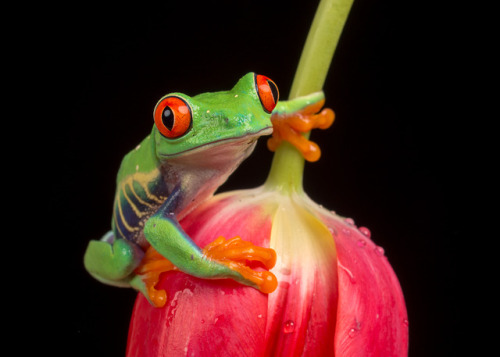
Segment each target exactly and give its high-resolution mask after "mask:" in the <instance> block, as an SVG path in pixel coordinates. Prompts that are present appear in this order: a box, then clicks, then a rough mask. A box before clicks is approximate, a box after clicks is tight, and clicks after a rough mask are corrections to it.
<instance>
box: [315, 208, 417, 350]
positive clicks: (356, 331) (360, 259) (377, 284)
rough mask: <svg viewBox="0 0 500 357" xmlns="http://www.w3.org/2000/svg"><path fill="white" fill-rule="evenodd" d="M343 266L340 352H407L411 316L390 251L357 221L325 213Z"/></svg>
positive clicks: (338, 335) (338, 332)
mask: <svg viewBox="0 0 500 357" xmlns="http://www.w3.org/2000/svg"><path fill="white" fill-rule="evenodd" d="M322 216H323V219H324V221H325V222H326V224H327V225H329V226H330V227H332V228H333V230H334V237H335V244H336V247H337V258H338V262H337V264H338V267H339V269H338V270H339V276H338V279H339V280H338V281H339V301H338V313H337V328H336V333H335V352H336V355H337V356H406V355H407V353H408V319H407V313H406V306H405V301H404V297H403V293H402V291H401V287H400V285H399V281H398V279H397V277H396V275H395V273H394V271H393V270H392V267H391V266H390V264H389V262H388V260H387V258H386V257H385V256H384V251H383V249H382V248H381V247H378V246H377V245H376V244H375V243H374V242H373V241H371V240H370V239H369V238H368V237H367V236H366V235H365V234H363V233H362V231H365V233H366V228H364V229H361V231H360V230H359V229H358V228H356V226H354V225H353V224H352V222H351V224H349V223H348V222H349V221H347V222H346V221H345V220H344V219H343V218H341V217H339V216H336V215H334V214H332V213H329V212H326V211H323V214H322Z"/></svg>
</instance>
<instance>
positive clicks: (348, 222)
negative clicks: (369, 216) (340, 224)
mask: <svg viewBox="0 0 500 357" xmlns="http://www.w3.org/2000/svg"><path fill="white" fill-rule="evenodd" d="M344 221H345V223H347V224H348V225H350V226H354V219H352V218H346V219H344Z"/></svg>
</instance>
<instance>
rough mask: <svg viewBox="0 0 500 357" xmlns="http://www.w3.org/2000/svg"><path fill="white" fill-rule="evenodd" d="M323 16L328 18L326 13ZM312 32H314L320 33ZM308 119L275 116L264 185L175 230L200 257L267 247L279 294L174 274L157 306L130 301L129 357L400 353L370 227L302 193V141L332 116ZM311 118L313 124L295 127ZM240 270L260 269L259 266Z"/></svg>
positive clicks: (404, 325) (403, 326)
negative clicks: (206, 251)
mask: <svg viewBox="0 0 500 357" xmlns="http://www.w3.org/2000/svg"><path fill="white" fill-rule="evenodd" d="M326 2H328V1H326ZM340 2H341V3H342V1H340ZM344 2H345V1H344ZM351 2H352V0H351V1H347V3H348V5H350V3H351ZM323 3H324V2H323V1H322V3H321V4H320V7H319V10H318V13H323V14H324V13H325V12H327V13H328V12H329V11H330V10H328V9H327V10H325V9H324V8H323V9H322V8H321V6H322V4H323ZM348 10H349V6H347V8H343V9H341V10H339V9H338V8H337V9H335V10H334V11H337V12H336V14H337V15H338V13H339V11H340V13H341V14H342V16H343V18H344V20H345V17H346V16H347V13H346V12H348ZM327 15H328V16H330V18H331V16H332V14H331V11H330V13H329V14H327ZM327 15H325V16H327ZM320 17H321V16H320ZM316 22H317V21H316V19H315V22H314V23H313V29H314V27H315V26H320V27H321V26H323V25H321V24H319V25H318V24H316ZM315 24H316V25H315ZM342 25H343V22H342V21H340V24H339V25H338V26H340V28H341V27H342ZM333 32H334V31H333ZM326 33H329V34H331V33H332V31H326ZM337 33H338V31H337ZM330 40H331V39H330ZM308 41H309V38H308ZM333 41H334V42H335V43H336V39H334V40H333ZM312 47H315V46H312ZM324 47H325V46H323V47H322V48H324ZM332 54H333V51H332V52H331V53H330V54H326V57H327V58H328V56H330V59H331V55H332ZM306 57H307V56H306ZM316 58H317V56H316ZM303 59H304V56H303V58H302V59H301V62H302V60H303ZM316 60H317V59H316ZM304 63H306V64H304V65H303V66H302V67H301V65H300V64H299V70H298V72H297V76H296V79H297V78H298V77H300V75H299V74H300V72H301V68H306V69H305V71H306V72H307V68H312V67H314V68H315V69H314V70H315V71H316V72H317V71H318V69H317V66H310V65H308V64H307V59H306V60H305V61H304ZM304 66H305V67H304ZM322 70H323V72H325V71H326V70H325V69H324V68H323V69H322ZM324 76H325V74H324V73H323V74H322V75H321V74H319V75H318V74H317V73H313V74H311V73H309V74H308V75H306V77H307V78H312V79H311V81H313V82H316V88H315V87H314V86H309V87H308V85H307V83H310V82H308V81H303V80H302V81H301V80H300V79H299V80H298V82H297V83H301V84H300V85H296V82H294V86H292V90H291V94H290V97H292V98H294V97H298V96H301V95H305V94H308V93H312V92H313V91H314V88H315V89H316V90H317V89H318V88H317V86H320V88H321V86H322V84H323V83H322V82H321V80H319V81H318V80H317V78H318V77H323V78H324ZM304 83H306V84H304ZM312 89H313V90H312ZM317 111H318V108H314V112H317ZM304 113H305V114H304ZM304 113H303V116H304V120H303V121H300V120H299V122H301V124H300V125H296V123H297V113H293V114H292V115H290V116H286V115H285V116H284V117H277V116H273V121H274V123H273V124H274V127H275V128H276V129H275V131H276V132H275V136H274V137H273V139H271V140H270V142H269V147H270V148H271V149H273V150H275V154H274V159H273V163H272V166H271V170H270V173H269V176H268V178H267V180H266V182H265V183H264V184H263V185H261V186H259V187H257V188H253V189H248V190H239V191H232V192H226V193H220V194H217V195H215V196H213V197H212V198H210V199H209V200H208V201H206V202H204V203H203V204H202V205H200V206H198V207H197V208H196V209H195V210H194V211H192V212H190V213H189V215H187V216H186V217H184V218H183V219H182V221H181V222H180V223H181V225H182V227H183V228H184V230H185V231H186V233H187V234H188V235H189V236H190V237H191V238H192V239H193V241H194V242H195V243H196V244H198V246H200V247H206V246H208V245H209V244H210V243H211V242H213V241H214V240H216V239H223V238H220V237H225V238H224V239H231V238H233V237H241V239H243V240H245V241H248V242H251V243H252V244H254V245H255V246H259V247H270V248H272V249H273V250H274V251H275V252H276V263H275V265H274V267H273V268H272V269H270V271H271V272H272V273H273V274H274V276H275V277H276V279H277V282H278V285H277V288H276V290H274V291H273V292H270V293H268V294H266V293H263V292H262V291H258V290H257V289H255V288H252V287H248V286H244V285H241V284H239V283H237V282H235V281H233V280H229V279H227V280H204V279H199V278H196V277H192V276H189V275H187V274H185V273H183V272H180V271H176V270H175V269H174V270H170V271H168V272H165V273H163V274H161V275H160V276H159V282H158V284H156V289H158V290H164V291H165V292H166V299H167V300H166V304H165V305H164V306H163V307H161V308H158V307H155V306H153V305H152V304H151V303H150V302H149V301H148V300H147V299H146V298H145V297H144V296H143V295H142V294H139V295H138V297H137V300H136V303H135V306H134V311H133V315H132V319H131V323H130V329H129V338H128V346H127V356H128V357H132V356H144V357H156V356H344V357H350V356H406V355H407V350H408V319H407V313H406V308H405V302H404V298H403V294H402V291H401V287H400V285H399V282H398V279H397V277H396V275H395V273H394V271H393V270H392V268H391V266H390V264H389V262H388V259H387V257H386V256H385V255H384V250H383V249H382V248H381V247H379V246H377V244H376V243H375V242H374V241H372V240H371V237H370V235H371V234H370V231H369V229H367V228H365V227H357V226H356V225H355V224H354V221H353V220H352V219H349V218H345V217H342V216H340V215H337V214H336V213H334V212H333V211H330V210H328V209H326V208H323V207H322V206H321V205H319V204H317V203H315V202H314V201H313V200H312V199H310V198H309V197H308V195H307V193H306V192H305V191H304V189H303V186H302V174H303V169H304V157H306V158H308V157H309V158H311V159H310V160H311V161H315V160H317V159H318V158H319V155H318V154H317V153H314V154H311V153H310V151H311V150H313V151H317V145H315V144H313V143H311V142H310V141H309V140H308V139H309V134H308V133H307V131H308V130H310V128H311V127H315V126H320V127H322V128H323V127H326V126H328V125H330V124H331V122H333V112H331V111H329V110H326V111H325V110H324V111H323V112H321V113H320V114H319V115H315V114H313V113H309V112H307V110H306V111H305V112H304ZM314 117H316V118H318V120H319V121H320V122H321V124H318V125H314V124H312V125H311V126H310V127H307V125H306V126H304V125H302V124H304V123H305V122H307V123H308V122H310V119H311V118H314ZM325 120H326V121H327V122H329V124H325ZM279 128H282V129H283V128H285V129H283V130H281V129H279ZM301 131H306V133H301ZM286 132H289V133H292V134H290V135H287V134H283V133H286ZM297 133H298V135H297ZM299 136H300V137H299ZM298 137H299V139H300V140H298V141H297V140H295V139H297V138H298ZM294 138H295V139H294ZM311 148H312V149H311ZM238 240H239V238H236V241H238ZM160 258H161V257H160ZM248 264H249V265H250V267H251V268H253V269H255V270H262V271H265V270H267V268H266V266H265V265H263V264H260V263H259V262H250V263H248Z"/></svg>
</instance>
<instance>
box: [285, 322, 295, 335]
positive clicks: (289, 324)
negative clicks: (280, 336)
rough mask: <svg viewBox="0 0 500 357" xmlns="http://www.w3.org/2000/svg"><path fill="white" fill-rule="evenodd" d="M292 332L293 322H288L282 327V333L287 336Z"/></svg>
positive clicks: (293, 329) (293, 328)
mask: <svg viewBox="0 0 500 357" xmlns="http://www.w3.org/2000/svg"><path fill="white" fill-rule="evenodd" d="M293 331H295V322H293V321H292V320H288V321H287V322H285V325H284V326H283V333H286V334H289V333H292V332H293Z"/></svg>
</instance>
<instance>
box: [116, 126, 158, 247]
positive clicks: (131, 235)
mask: <svg viewBox="0 0 500 357" xmlns="http://www.w3.org/2000/svg"><path fill="white" fill-rule="evenodd" d="M166 198H167V190H166V185H165V182H164V179H163V177H162V175H161V171H160V169H159V165H158V160H157V158H156V155H155V152H154V140H152V138H151V137H150V136H148V137H147V138H146V139H144V140H143V141H142V142H141V143H140V144H139V145H137V147H136V148H135V149H134V150H132V151H130V152H129V153H128V154H127V155H125V157H124V158H123V160H122V163H121V165H120V170H119V171H118V176H117V185H116V193H115V200H114V204H113V221H112V227H113V232H114V234H115V237H117V238H124V239H127V240H130V241H134V242H136V243H138V244H140V245H143V244H144V243H145V241H144V236H143V234H142V229H143V227H144V224H145V222H146V221H147V219H148V218H149V217H150V216H151V215H152V214H153V213H154V212H155V211H156V209H157V208H158V206H159V205H160V204H161V203H163V201H164V200H165V199H166Z"/></svg>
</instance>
